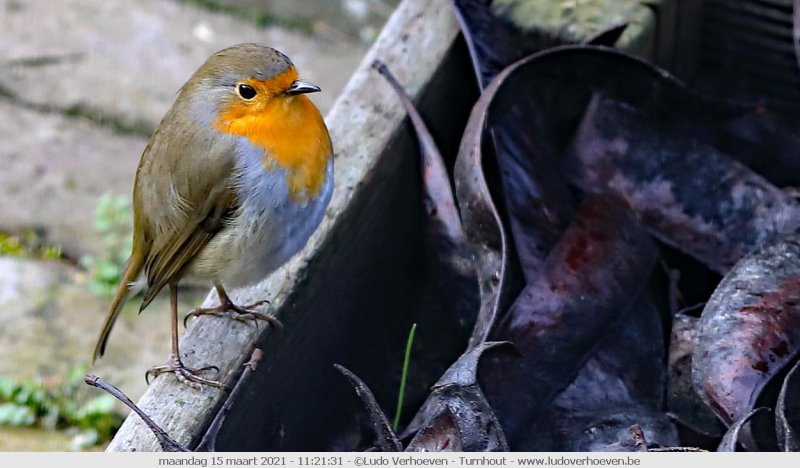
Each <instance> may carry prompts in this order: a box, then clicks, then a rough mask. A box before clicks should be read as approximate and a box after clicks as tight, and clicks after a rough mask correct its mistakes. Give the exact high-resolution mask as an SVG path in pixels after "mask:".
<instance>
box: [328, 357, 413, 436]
mask: <svg viewBox="0 0 800 468" xmlns="http://www.w3.org/2000/svg"><path fill="white" fill-rule="evenodd" d="M333 367H334V368H335V369H336V370H337V371H339V372H340V373H341V374H342V375H344V376H345V377H346V378H347V380H348V381H349V382H350V385H352V386H353V389H355V391H356V395H358V397H359V399H360V400H361V403H362V404H363V405H364V409H366V411H367V416H368V417H369V421H370V423H371V425H372V432H373V433H374V435H375V443H376V445H377V447H378V448H379V449H380V450H381V451H383V452H400V451H402V450H403V445H402V444H401V443H400V440H399V439H398V438H397V434H395V433H394V430H393V429H392V425H391V424H389V419H388V418H387V417H386V414H384V412H383V410H382V409H381V407H380V405H379V404H378V401H377V400H375V396H374V395H373V394H372V391H371V390H370V389H369V387H367V384H365V383H364V381H362V380H361V379H360V378H358V376H357V375H355V374H354V373H352V372H350V370H349V369H347V368H346V367H344V366H342V365H339V364H334V365H333Z"/></svg>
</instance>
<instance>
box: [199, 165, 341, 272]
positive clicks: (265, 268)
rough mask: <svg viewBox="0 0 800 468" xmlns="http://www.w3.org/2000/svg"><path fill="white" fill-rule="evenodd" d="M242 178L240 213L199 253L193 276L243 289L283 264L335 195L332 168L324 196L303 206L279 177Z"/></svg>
mask: <svg viewBox="0 0 800 468" xmlns="http://www.w3.org/2000/svg"><path fill="white" fill-rule="evenodd" d="M258 169H261V171H260V172H259V171H250V175H249V176H247V175H245V176H242V180H241V187H240V189H239V200H240V203H241V208H240V211H239V213H238V216H236V217H235V218H234V219H233V220H232V222H231V224H230V225H229V226H227V227H225V228H223V229H222V230H221V231H220V232H219V233H217V235H215V236H214V238H212V239H211V241H210V242H209V243H208V245H207V246H206V247H205V248H204V249H203V250H202V251H201V252H200V253H199V255H198V257H197V258H196V260H195V261H194V262H193V265H192V268H191V274H192V276H195V277H202V278H206V279H210V280H217V281H220V282H222V283H223V284H224V285H226V286H230V287H241V286H247V285H250V284H253V283H256V282H258V281H260V280H261V279H263V278H265V277H266V276H267V275H269V274H270V273H272V272H273V271H275V270H276V269H277V268H279V267H280V266H281V265H283V264H284V263H286V262H287V261H288V260H289V259H291V258H292V256H294V255H295V254H296V253H297V252H299V251H300V250H301V249H302V248H303V247H304V246H305V245H306V243H307V242H308V239H309V237H311V235H312V234H313V233H314V231H315V230H316V228H317V226H319V223H320V221H321V220H322V217H323V216H324V214H325V209H326V207H327V205H328V202H329V201H330V197H331V192H332V189H333V164H332V162H331V163H330V164H329V167H328V168H327V172H328V177H327V179H326V182H325V184H324V186H323V188H322V191H321V192H320V193H319V194H318V195H317V196H316V197H313V198H310V199H307V200H293V199H292V198H291V197H290V196H289V191H288V186H287V184H286V177H285V174H284V173H283V171H279V170H276V171H270V172H266V171H263V169H262V168H261V167H260V163H259V167H258Z"/></svg>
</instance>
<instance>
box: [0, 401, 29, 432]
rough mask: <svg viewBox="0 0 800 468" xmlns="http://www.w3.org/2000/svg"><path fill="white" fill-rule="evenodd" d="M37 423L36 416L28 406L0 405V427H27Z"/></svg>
mask: <svg viewBox="0 0 800 468" xmlns="http://www.w3.org/2000/svg"><path fill="white" fill-rule="evenodd" d="M35 422H36V415H35V414H34V413H33V411H32V410H31V409H30V408H28V407H27V406H21V405H17V404H15V403H2V404H0V426H11V427H25V426H32V425H33V424H34V423H35Z"/></svg>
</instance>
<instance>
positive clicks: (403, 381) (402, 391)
mask: <svg viewBox="0 0 800 468" xmlns="http://www.w3.org/2000/svg"><path fill="white" fill-rule="evenodd" d="M416 332H417V324H416V323H415V324H413V325H411V331H409V332H408V340H407V341H406V352H405V355H404V356H403V373H402V374H401V375H400V390H399V391H398V392H397V409H396V410H395V412H394V422H393V423H392V428H393V429H394V430H395V431H397V429H398V428H399V427H400V415H401V414H402V413H403V400H405V398H406V380H408V363H409V361H410V360H411V346H412V345H413V344H414V334H415V333H416Z"/></svg>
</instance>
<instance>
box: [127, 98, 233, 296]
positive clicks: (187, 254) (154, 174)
mask: <svg viewBox="0 0 800 468" xmlns="http://www.w3.org/2000/svg"><path fill="white" fill-rule="evenodd" d="M184 107H186V106H177V105H176V107H174V108H173V109H172V110H171V111H170V113H169V114H168V115H167V116H166V117H165V118H164V121H162V124H161V126H160V128H159V131H157V132H156V134H154V135H153V137H152V139H151V144H150V146H149V147H148V149H147V150H146V151H145V153H144V154H143V155H142V160H141V162H140V163H139V169H138V171H137V174H136V184H135V188H134V194H133V195H134V202H135V207H138V210H134V211H135V213H134V217H135V219H134V224H135V225H137V226H139V227H140V229H139V231H141V233H142V243H143V244H144V245H145V248H143V249H142V250H143V253H144V255H143V256H144V263H143V269H142V271H143V273H144V275H145V278H146V280H147V287H148V289H147V292H146V293H145V297H144V300H143V302H142V306H141V308H142V309H144V308H145V307H147V305H148V304H150V302H151V301H152V300H153V298H154V297H155V296H156V295H157V294H158V292H159V291H161V289H163V288H164V286H167V285H168V284H170V283H177V282H178V281H179V280H180V278H181V276H182V275H183V274H185V273H186V270H185V269H186V267H187V265H189V264H190V263H191V261H192V260H193V259H194V258H195V257H196V256H197V254H198V253H199V252H201V251H202V250H203V248H204V247H205V246H206V245H208V243H209V241H210V240H211V239H212V238H213V237H214V236H215V235H216V234H217V233H218V232H219V231H220V230H221V229H223V228H224V227H225V225H226V223H228V222H229V220H230V217H231V216H232V214H233V213H234V212H235V211H236V209H237V208H238V199H237V197H236V189H235V187H234V186H235V184H236V182H235V179H236V175H235V172H236V169H235V166H236V163H235V161H236V150H235V143H234V141H233V140H231V139H226V138H220V137H219V135H217V134H215V133H214V132H209V131H207V130H204V129H203V128H202V127H201V126H199V125H198V124H196V123H195V122H194V120H193V118H191V116H190V115H188V114H186V113H185V111H184V110H183V109H184ZM177 123H181V125H178V124H177Z"/></svg>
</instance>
